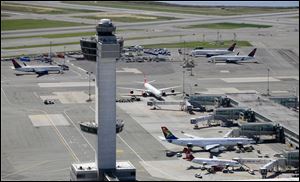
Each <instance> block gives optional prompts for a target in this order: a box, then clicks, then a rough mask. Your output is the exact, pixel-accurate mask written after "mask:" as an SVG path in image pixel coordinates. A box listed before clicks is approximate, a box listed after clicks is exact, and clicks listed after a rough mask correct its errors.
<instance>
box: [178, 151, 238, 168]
mask: <svg viewBox="0 0 300 182" xmlns="http://www.w3.org/2000/svg"><path fill="white" fill-rule="evenodd" d="M184 151H185V155H186V157H185V158H183V159H186V160H187V161H191V162H193V163H197V164H202V165H203V168H205V166H210V169H209V170H208V171H212V170H213V171H215V169H216V168H220V169H221V170H222V169H224V168H225V169H227V168H228V167H232V168H234V167H241V166H242V164H241V163H239V162H237V161H235V160H227V159H218V158H217V157H216V156H213V158H212V159H211V158H195V157H194V156H193V154H192V152H191V150H190V149H188V148H184ZM203 168H202V169H203ZM212 168H213V169H212Z"/></svg>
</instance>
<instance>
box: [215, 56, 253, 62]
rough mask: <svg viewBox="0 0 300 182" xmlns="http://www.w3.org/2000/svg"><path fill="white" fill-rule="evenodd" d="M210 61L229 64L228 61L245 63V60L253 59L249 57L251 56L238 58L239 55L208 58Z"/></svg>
mask: <svg viewBox="0 0 300 182" xmlns="http://www.w3.org/2000/svg"><path fill="white" fill-rule="evenodd" d="M209 59H210V60H212V61H227V62H230V61H233V62H236V61H247V60H251V59H254V57H251V56H239V55H232V56H230V55H228V56H223V55H222V56H212V57H210V58H209Z"/></svg>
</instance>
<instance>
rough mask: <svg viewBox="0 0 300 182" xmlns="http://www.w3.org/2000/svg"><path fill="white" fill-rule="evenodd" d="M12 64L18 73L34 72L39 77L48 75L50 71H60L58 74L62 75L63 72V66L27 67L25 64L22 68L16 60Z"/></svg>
mask: <svg viewBox="0 0 300 182" xmlns="http://www.w3.org/2000/svg"><path fill="white" fill-rule="evenodd" d="M12 63H13V65H14V68H13V69H15V70H16V71H21V72H34V73H36V74H37V77H40V76H43V75H47V74H48V72H49V71H58V73H62V70H63V69H62V67H61V66H36V65H31V66H27V65H26V64H25V63H23V64H24V66H21V65H20V64H19V63H18V62H17V61H16V60H15V59H12Z"/></svg>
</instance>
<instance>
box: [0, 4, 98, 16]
mask: <svg viewBox="0 0 300 182" xmlns="http://www.w3.org/2000/svg"><path fill="white" fill-rule="evenodd" d="M1 10H7V11H17V12H26V13H37V14H64V13H76V12H99V11H94V10H84V9H66V8H53V7H43V6H31V5H21V4H13V3H10V4H9V3H5V4H1Z"/></svg>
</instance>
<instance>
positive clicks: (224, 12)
mask: <svg viewBox="0 0 300 182" xmlns="http://www.w3.org/2000/svg"><path fill="white" fill-rule="evenodd" d="M63 2H64V3H71V4H82V5H90V6H102V7H113V8H126V9H138V10H149V11H160V12H171V13H174V12H175V13H186V14H200V15H221V16H231V15H243V14H261V13H276V12H285V11H291V10H298V9H299V8H266V7H204V6H202V7H200V6H197V7H196V6H182V5H171V4H166V3H160V2H151V1H63Z"/></svg>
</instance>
